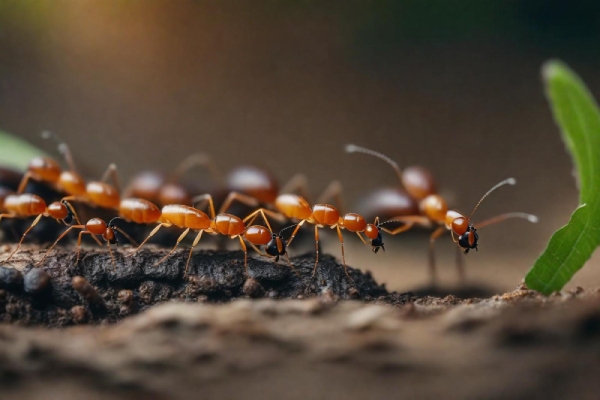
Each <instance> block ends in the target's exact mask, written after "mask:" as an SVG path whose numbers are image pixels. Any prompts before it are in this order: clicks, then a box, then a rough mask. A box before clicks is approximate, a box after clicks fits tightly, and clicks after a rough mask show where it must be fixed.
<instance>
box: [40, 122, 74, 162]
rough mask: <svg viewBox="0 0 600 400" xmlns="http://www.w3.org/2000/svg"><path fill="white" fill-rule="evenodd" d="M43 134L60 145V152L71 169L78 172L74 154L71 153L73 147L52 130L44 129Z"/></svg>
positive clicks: (43, 136) (45, 137)
mask: <svg viewBox="0 0 600 400" xmlns="http://www.w3.org/2000/svg"><path fill="white" fill-rule="evenodd" d="M41 136H42V138H44V139H51V140H54V141H55V142H56V144H57V145H58V152H59V153H60V154H62V155H63V157H64V158H65V161H66V162H67V165H68V166H69V168H70V169H71V171H72V172H77V171H76V169H75V163H74V162H73V155H72V154H71V149H70V148H69V145H68V144H67V143H65V142H64V140H62V139H61V138H60V137H59V136H58V135H57V134H56V133H54V132H51V131H43V132H42V135H41Z"/></svg>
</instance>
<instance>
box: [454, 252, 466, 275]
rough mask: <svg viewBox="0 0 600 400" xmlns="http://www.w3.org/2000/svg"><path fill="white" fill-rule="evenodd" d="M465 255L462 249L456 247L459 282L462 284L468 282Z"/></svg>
mask: <svg viewBox="0 0 600 400" xmlns="http://www.w3.org/2000/svg"><path fill="white" fill-rule="evenodd" d="M464 256H465V255H464V254H463V252H462V250H461V248H460V247H458V246H456V272H457V273H458V280H459V282H460V283H461V284H464V283H465V281H466V274H465V264H464V261H463V260H464Z"/></svg>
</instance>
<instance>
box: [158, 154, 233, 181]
mask: <svg viewBox="0 0 600 400" xmlns="http://www.w3.org/2000/svg"><path fill="white" fill-rule="evenodd" d="M195 167H204V168H206V169H208V172H209V173H210V175H212V177H213V178H215V179H216V180H217V181H218V182H223V176H222V175H221V171H220V170H219V169H218V168H217V166H216V165H215V164H214V163H213V161H212V158H211V157H210V156H209V155H208V154H206V153H194V154H190V155H189V156H187V157H186V158H184V159H183V161H181V163H179V165H178V166H177V168H175V171H173V173H172V174H171V177H170V178H169V182H177V181H179V180H180V179H181V177H182V176H183V175H184V174H186V173H187V172H188V171H189V170H191V169H192V168H195Z"/></svg>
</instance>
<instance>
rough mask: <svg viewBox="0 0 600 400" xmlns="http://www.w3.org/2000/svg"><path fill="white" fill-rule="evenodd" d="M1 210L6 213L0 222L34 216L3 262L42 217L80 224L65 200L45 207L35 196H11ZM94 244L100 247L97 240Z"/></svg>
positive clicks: (18, 246)
mask: <svg viewBox="0 0 600 400" xmlns="http://www.w3.org/2000/svg"><path fill="white" fill-rule="evenodd" d="M3 208H4V209H5V210H6V213H4V214H0V220H1V219H2V218H24V217H32V216H36V218H35V219H34V220H33V222H32V223H31V225H30V226H29V228H28V229H27V230H26V231H25V232H24V233H23V235H22V236H21V240H20V241H19V244H18V245H17V247H16V248H15V250H13V252H12V253H10V255H9V256H8V258H7V259H6V260H4V261H3V262H7V261H9V260H10V259H11V258H12V257H13V256H14V255H15V254H16V253H17V252H18V251H19V249H20V248H21V245H22V244H23V241H24V240H25V237H26V236H27V234H28V233H29V232H30V231H31V230H32V229H33V228H34V227H35V226H36V225H37V224H38V222H40V220H41V218H42V217H52V218H54V219H55V220H57V221H61V222H63V223H64V224H65V225H70V224H71V223H72V222H73V221H74V220H75V221H76V222H77V223H78V224H81V222H79V218H78V217H77V213H76V212H75V209H74V208H73V206H72V205H71V204H70V203H69V202H68V201H66V200H61V201H56V202H54V203H51V204H50V205H48V206H47V205H46V202H45V201H44V199H42V198H41V197H40V196H37V195H35V194H30V193H23V194H11V195H8V196H6V197H5V199H4V203H3ZM61 237H62V236H61ZM96 242H97V243H98V244H99V245H102V244H101V243H100V242H99V241H98V240H97V239H96Z"/></svg>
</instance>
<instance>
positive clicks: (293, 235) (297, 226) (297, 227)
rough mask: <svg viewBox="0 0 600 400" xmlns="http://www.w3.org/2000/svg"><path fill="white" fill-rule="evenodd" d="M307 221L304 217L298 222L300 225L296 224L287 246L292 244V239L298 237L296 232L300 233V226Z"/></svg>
mask: <svg viewBox="0 0 600 400" xmlns="http://www.w3.org/2000/svg"><path fill="white" fill-rule="evenodd" d="M305 222H306V220H305V219H303V220H302V221H300V222H298V225H296V228H295V229H294V231H293V232H292V234H291V235H290V239H289V240H288V241H287V246H288V247H289V246H290V244H291V243H292V240H294V238H295V237H296V233H298V230H299V229H300V227H301V226H302V225H303V224H304V223H305Z"/></svg>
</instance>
